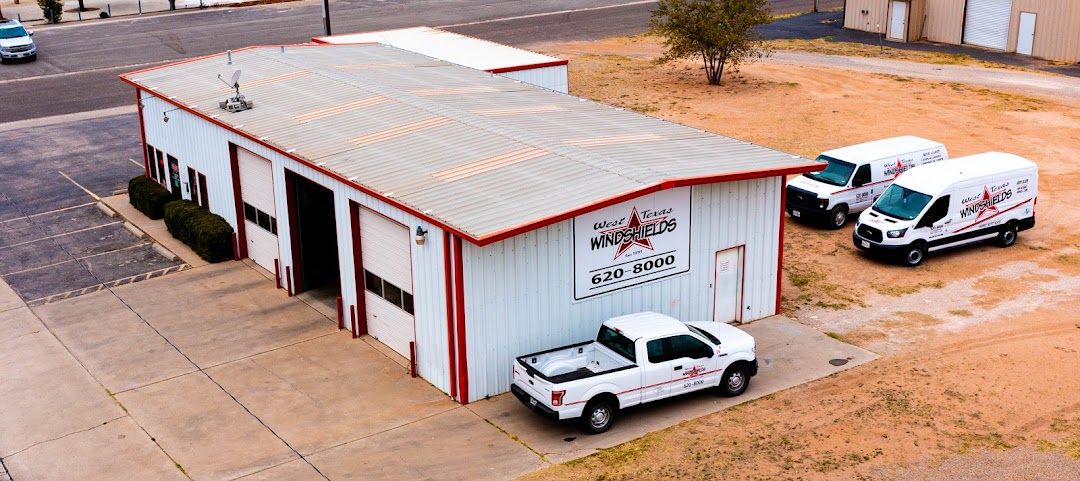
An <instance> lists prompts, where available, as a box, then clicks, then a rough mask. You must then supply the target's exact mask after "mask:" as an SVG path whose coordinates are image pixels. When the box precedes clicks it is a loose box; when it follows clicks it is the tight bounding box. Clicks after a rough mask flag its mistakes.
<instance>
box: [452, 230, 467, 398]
mask: <svg viewBox="0 0 1080 481" xmlns="http://www.w3.org/2000/svg"><path fill="white" fill-rule="evenodd" d="M463 265H464V262H462V259H461V238H460V237H457V236H454V294H455V304H456V306H455V307H456V308H457V356H458V363H457V364H458V401H460V402H461V404H462V405H465V404H469V357H468V356H467V355H466V353H467V350H466V348H465V273H464V272H463V271H462V266H463Z"/></svg>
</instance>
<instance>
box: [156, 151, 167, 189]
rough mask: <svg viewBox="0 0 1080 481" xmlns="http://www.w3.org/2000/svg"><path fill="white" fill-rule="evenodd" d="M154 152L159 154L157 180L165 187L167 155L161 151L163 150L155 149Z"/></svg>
mask: <svg viewBox="0 0 1080 481" xmlns="http://www.w3.org/2000/svg"><path fill="white" fill-rule="evenodd" d="M154 152H155V153H157V166H158V176H157V180H158V183H159V184H162V185H164V184H165V174H166V171H165V154H164V153H163V152H162V151H161V149H154Z"/></svg>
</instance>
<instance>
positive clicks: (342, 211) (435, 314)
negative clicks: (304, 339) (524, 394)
mask: <svg viewBox="0 0 1080 481" xmlns="http://www.w3.org/2000/svg"><path fill="white" fill-rule="evenodd" d="M140 97H141V99H142V103H143V105H144V106H145V107H144V108H143V109H142V116H143V122H144V125H145V129H146V141H147V143H149V144H150V145H153V146H154V147H156V148H159V149H161V150H162V151H164V152H168V153H171V154H173V155H174V156H175V157H177V158H178V159H179V161H180V168H181V170H184V169H186V167H187V166H189V165H190V166H192V167H193V168H195V170H198V171H199V172H202V173H205V174H206V177H207V186H208V187H209V195H210V198H211V199H235V198H236V197H235V195H234V192H233V184H232V170H231V164H230V159H229V142H232V143H234V144H236V145H238V146H240V147H242V148H245V149H247V150H249V151H251V152H253V153H255V154H256V155H259V156H261V157H264V158H267V159H270V160H271V161H272V163H273V175H274V184H275V186H277V189H275V191H274V196H275V205H276V207H277V212H281V213H282V215H281V216H279V218H278V238H279V241H280V242H281V243H282V244H283V245H285V246H286V247H288V245H289V244H288V243H287V242H288V239H290V237H289V236H290V235H291V232H290V231H289V221H288V218H287V217H288V214H287V212H288V209H287V208H286V207H287V206H288V203H287V202H286V199H285V197H286V196H285V189H284V187H283V186H284V185H285V170H284V169H289V170H291V171H293V172H296V173H297V174H299V175H301V176H304V177H305V178H308V179H311V180H312V181H314V182H316V183H319V184H320V185H323V186H325V187H327V188H329V189H330V190H332V191H333V192H334V208H335V210H336V212H335V218H336V219H338V225H337V235H338V260H339V262H340V266H339V267H340V269H341V295H342V302H343V304H344V306H345V313H346V314H345V320H346V325H347V326H351V324H349V322H350V320H349V311H350V308H355V307H356V305H357V297H356V294H357V290H356V289H357V286H356V282H355V277H353V276H354V272H355V271H354V269H353V253H352V245H353V244H352V226H351V225H350V224H351V213H350V212H349V201H350V200H352V201H355V202H357V203H359V204H360V205H362V206H364V207H367V208H369V209H371V210H373V211H376V212H379V213H381V214H383V215H385V216H387V217H390V218H391V219H394V220H395V221H398V222H400V223H402V224H404V225H406V226H409V227H410V229H415V228H416V226H421V227H423V228H424V229H425V230H428V231H429V232H428V235H427V242H426V243H425V244H424V245H423V246H416V245H415V244H411V246H412V247H411V249H412V252H413V253H412V279H413V290H414V291H413V302H414V306H415V307H414V309H415V314H414V318H415V329H416V334H415V336H416V349H417V355H416V362H417V371H418V373H419V374H420V376H422V377H423V378H424V379H426V380H427V381H428V382H430V383H431V384H433V385H434V386H435V387H437V388H439V389H441V390H442V391H443V392H449V390H450V377H449V373H450V367H449V360H448V355H447V353H448V349H449V346H448V345H447V333H446V283H445V271H444V269H443V233H442V230H440V229H439V228H437V227H434V226H432V225H430V224H428V223H426V222H423V221H421V220H420V219H418V218H416V217H414V216H412V215H409V214H406V213H404V212H402V211H401V210H399V209H397V208H395V207H393V206H391V205H389V204H387V203H386V202H384V201H382V200H381V199H377V198H375V197H372V196H369V195H367V194H364V193H363V192H360V191H359V190H356V188H355V187H353V186H351V185H346V184H345V183H344V182H342V181H339V180H337V179H334V178H331V177H330V176H328V175H325V174H323V173H321V172H318V171H316V170H315V169H313V168H311V167H308V166H306V165H302V164H300V163H299V162H297V161H295V160H293V159H292V158H290V157H287V156H285V155H282V154H280V153H278V152H276V151H274V150H271V149H270V148H268V147H266V146H264V145H262V144H258V143H256V142H254V141H252V140H249V139H248V138H246V137H243V136H240V135H239V134H236V133H235V132H232V131H229V130H226V129H224V128H222V127H219V126H217V125H215V124H212V123H210V122H208V121H206V120H203V119H202V118H199V117H197V116H195V115H192V114H190V113H188V112H185V111H183V110H176V111H173V112H169V122H168V123H164V122H162V121H161V118H162V112H164V111H165V110H169V109H173V108H174V106H173V105H171V104H168V103H166V102H164V101H162V100H161V99H158V98H157V97H155V96H153V94H152V93H149V94H148V93H145V92H143V93H142V94H141V96H140ZM222 115H229V114H227V113H223V114H222ZM210 207H211V211H212V212H214V213H215V214H218V215H220V216H222V217H224V218H225V220H226V221H228V222H229V224H230V225H232V226H233V228H234V229H235V228H236V221H237V219H236V209H235V205H234V204H233V203H232V202H225V201H222V202H213V203H211V206H210ZM240 220H241V221H243V219H240ZM280 258H281V273H282V275H283V276H284V275H285V267H291V266H292V252H291V250H290V249H289V248H285V249H281V251H280ZM281 295H283V296H284V295H285V293H284V291H282V293H281ZM362 368H363V366H356V369H362Z"/></svg>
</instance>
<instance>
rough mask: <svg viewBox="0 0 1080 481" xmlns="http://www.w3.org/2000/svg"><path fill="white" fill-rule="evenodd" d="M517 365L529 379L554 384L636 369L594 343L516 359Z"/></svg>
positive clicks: (573, 345)
mask: <svg viewBox="0 0 1080 481" xmlns="http://www.w3.org/2000/svg"><path fill="white" fill-rule="evenodd" d="M517 361H518V364H519V365H521V366H522V367H524V368H525V371H526V372H528V373H529V375H531V376H533V377H539V378H541V379H543V380H545V381H548V382H550V383H552V384H559V383H564V382H569V381H576V380H578V379H585V378H589V377H593V376H597V375H600V374H605V373H609V372H616V371H621V370H623V369H629V368H632V367H634V366H636V364H634V363H632V362H630V361H628V360H627V359H626V358H624V357H622V356H620V355H618V354H616V353H614V352H612V351H611V350H610V349H608V348H606V347H604V346H602V345H600V344H598V343H596V342H594V341H587V342H582V343H578V344H572V345H569V346H564V347H559V348H556V349H552V350H549V351H542V352H537V353H533V354H526V355H524V356H521V357H519V358H517Z"/></svg>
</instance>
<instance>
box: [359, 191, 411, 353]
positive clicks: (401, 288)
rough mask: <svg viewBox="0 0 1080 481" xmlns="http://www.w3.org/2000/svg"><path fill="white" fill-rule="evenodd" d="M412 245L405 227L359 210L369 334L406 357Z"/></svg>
mask: <svg viewBox="0 0 1080 481" xmlns="http://www.w3.org/2000/svg"><path fill="white" fill-rule="evenodd" d="M411 242H412V236H410V235H409V229H408V228H407V227H405V226H403V225H401V224H399V223H397V222H394V221H392V220H390V219H388V218H386V217H383V216H382V215H380V214H378V213H376V212H375V211H372V210H368V209H360V251H361V255H362V256H363V259H362V262H363V264H364V265H363V268H364V271H365V272H364V301H365V306H366V307H367V328H368V334H370V335H371V337H374V338H375V339H378V340H379V341H381V342H382V343H383V344H386V345H387V346H388V347H390V349H393V350H394V351H397V353H398V354H401V355H402V356H405V357H406V358H408V357H409V343H410V342H412V341H413V340H414V339H415V335H414V320H413V296H412V290H413V287H412V246H411Z"/></svg>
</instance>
